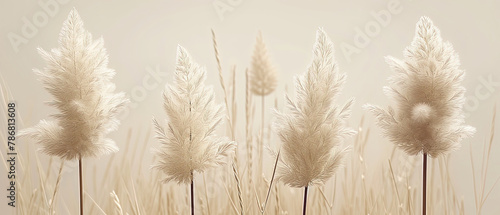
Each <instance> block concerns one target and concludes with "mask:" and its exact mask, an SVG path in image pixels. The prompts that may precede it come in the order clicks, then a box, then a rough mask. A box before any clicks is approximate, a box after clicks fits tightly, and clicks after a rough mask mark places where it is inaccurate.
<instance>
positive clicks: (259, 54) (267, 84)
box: [250, 32, 278, 96]
mask: <svg viewBox="0 0 500 215" xmlns="http://www.w3.org/2000/svg"><path fill="white" fill-rule="evenodd" d="M277 76H278V74H277V73H276V70H275V69H274V67H273V65H272V64H271V60H270V59H269V56H268V55H267V49H266V44H264V40H263V39H262V33H260V32H259V35H258V36H257V43H255V48H254V51H253V56H252V65H251V68H250V81H251V85H250V89H251V90H252V93H254V94H256V95H259V96H266V95H268V94H270V93H272V92H273V91H274V90H275V89H276V85H277V84H278V77H277Z"/></svg>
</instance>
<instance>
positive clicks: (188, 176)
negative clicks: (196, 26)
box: [153, 46, 235, 183]
mask: <svg viewBox="0 0 500 215" xmlns="http://www.w3.org/2000/svg"><path fill="white" fill-rule="evenodd" d="M205 79H206V71H205V69H204V68H200V67H199V66H198V64H196V63H195V62H194V61H193V60H192V59H191V57H190V56H189V54H188V52H187V51H186V50H185V49H184V48H183V47H181V46H178V48H177V67H176V71H175V82H174V84H172V85H167V87H166V89H165V92H164V94H163V99H164V103H163V107H164V109H165V112H166V113H167V116H168V119H167V123H166V126H165V127H163V126H162V125H160V123H159V122H158V121H157V120H156V119H153V124H154V125H155V128H156V134H157V135H156V137H157V139H158V140H159V141H160V143H161V147H160V149H158V150H156V155H157V156H158V158H159V159H158V162H157V163H156V165H154V168H156V169H158V170H160V171H161V172H163V173H165V174H166V175H167V177H166V178H165V179H164V181H165V182H168V181H172V180H173V181H176V182H177V183H191V181H192V176H193V175H192V174H193V172H194V171H197V172H203V171H204V170H205V169H207V168H209V167H213V166H216V165H220V164H223V163H225V157H226V156H227V155H228V154H230V153H231V152H232V151H234V148H235V143H234V142H233V141H230V140H229V138H227V137H218V136H216V135H215V134H214V131H215V129H216V128H217V126H218V125H219V123H220V122H221V120H222V118H223V117H224V109H223V106H222V105H220V104H215V100H214V97H215V95H214V92H213V89H212V87H207V86H205V84H204V81H205Z"/></svg>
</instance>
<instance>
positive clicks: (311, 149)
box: [276, 29, 355, 187]
mask: <svg viewBox="0 0 500 215" xmlns="http://www.w3.org/2000/svg"><path fill="white" fill-rule="evenodd" d="M313 53H314V58H313V62H312V63H311V65H310V66H309V69H308V71H307V72H306V73H305V74H304V75H302V76H300V77H298V78H297V79H296V84H295V88H296V94H297V95H296V100H295V101H292V100H291V99H290V98H288V97H286V98H287V100H288V109H289V111H290V113H281V112H277V120H278V121H277V122H276V129H277V133H278V135H279V137H280V139H281V141H282V142H283V145H282V151H281V152H282V154H281V162H280V167H279V171H278V176H277V177H278V179H280V180H282V181H283V182H284V183H285V184H288V185H290V186H292V187H304V186H308V185H313V184H323V183H324V182H325V181H326V180H328V179H329V178H330V177H331V176H332V175H333V174H334V173H335V171H336V170H337V169H338V168H339V167H340V166H341V165H342V160H343V158H344V157H345V156H346V154H347V151H348V149H349V148H342V142H343V140H344V139H345V138H347V137H349V136H351V135H353V134H355V131H354V130H353V129H351V128H348V127H347V126H346V119H347V118H348V117H349V116H350V106H351V105H352V103H353V101H354V100H353V99H351V100H350V101H348V102H347V103H346V104H345V105H343V106H338V105H335V104H334V101H335V98H336V97H337V95H338V94H339V93H340V90H341V88H342V86H343V84H344V82H345V74H343V73H340V72H339V71H338V67H337V65H336V63H335V62H334V58H333V44H332V42H331V41H330V39H329V38H328V36H327V35H326V33H325V32H324V31H323V30H322V29H319V30H318V32H317V36H316V43H315V45H314V49H313Z"/></svg>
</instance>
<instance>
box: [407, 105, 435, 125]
mask: <svg viewBox="0 0 500 215" xmlns="http://www.w3.org/2000/svg"><path fill="white" fill-rule="evenodd" d="M431 116H432V108H431V106H429V105H427V104H425V103H419V104H416V105H415V106H414V107H413V110H412V111H411V118H412V119H413V120H415V121H416V122H427V121H428V120H430V118H431Z"/></svg>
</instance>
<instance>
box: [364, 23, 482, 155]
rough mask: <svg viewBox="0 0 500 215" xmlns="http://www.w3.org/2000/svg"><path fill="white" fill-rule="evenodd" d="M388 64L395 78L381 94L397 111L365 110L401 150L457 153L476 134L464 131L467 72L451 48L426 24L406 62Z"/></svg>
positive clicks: (419, 29) (421, 25) (392, 60)
mask: <svg viewBox="0 0 500 215" xmlns="http://www.w3.org/2000/svg"><path fill="white" fill-rule="evenodd" d="M386 61H387V63H388V64H389V66H390V67H391V69H392V70H394V71H395V72H396V74H395V75H394V76H392V77H391V78H390V84H391V86H388V87H384V92H385V94H386V95H387V96H388V97H389V98H390V99H392V101H393V102H394V103H395V105H394V107H391V106H390V107H388V108H387V109H382V108H380V107H377V106H373V105H367V106H366V107H367V108H368V109H369V110H371V111H372V112H373V113H374V114H375V115H376V117H377V120H378V125H379V126H380V127H381V128H382V129H383V130H384V132H385V135H386V136H387V137H389V139H390V140H391V141H392V142H394V144H396V145H397V146H398V147H399V148H400V149H402V150H404V151H405V152H406V153H408V154H409V155H416V154H418V153H421V152H423V153H427V154H429V155H430V156H432V157H436V156H438V155H440V154H445V153H448V152H450V151H452V150H455V149H457V148H459V147H460V141H461V140H462V139H463V138H466V137H470V136H472V135H473V134H474V132H475V129H474V128H473V127H471V126H467V125H464V113H463V111H462V107H463V105H464V102H465V88H464V87H463V86H462V85H461V84H462V80H463V78H464V75H465V72H464V71H463V70H461V69H460V68H459V67H460V62H459V59H458V55H457V53H456V52H455V51H454V50H453V46H452V45H451V44H450V43H449V42H444V41H443V40H442V38H441V35H440V32H439V29H437V28H436V27H435V26H434V25H433V23H432V21H431V20H430V19H429V18H427V17H422V18H421V19H420V21H419V22H418V23H417V28H416V32H415V38H414V39H413V42H412V43H411V45H410V46H409V47H408V48H406V50H405V52H404V60H398V59H396V58H393V57H387V58H386Z"/></svg>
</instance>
